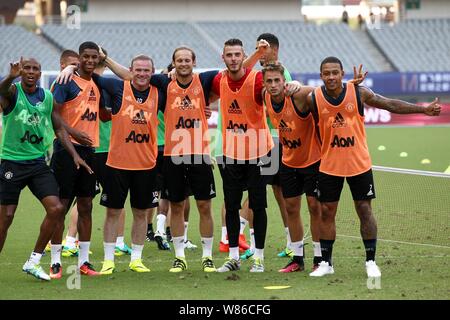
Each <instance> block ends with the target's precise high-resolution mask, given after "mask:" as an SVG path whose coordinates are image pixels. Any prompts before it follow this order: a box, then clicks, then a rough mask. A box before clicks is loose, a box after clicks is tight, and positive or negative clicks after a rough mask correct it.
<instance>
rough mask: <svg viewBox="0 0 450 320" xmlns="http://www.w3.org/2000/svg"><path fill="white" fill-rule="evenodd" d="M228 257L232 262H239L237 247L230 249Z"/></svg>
mask: <svg viewBox="0 0 450 320" xmlns="http://www.w3.org/2000/svg"><path fill="white" fill-rule="evenodd" d="M229 257H230V258H231V259H234V260H239V247H234V248H231V247H230V255H229Z"/></svg>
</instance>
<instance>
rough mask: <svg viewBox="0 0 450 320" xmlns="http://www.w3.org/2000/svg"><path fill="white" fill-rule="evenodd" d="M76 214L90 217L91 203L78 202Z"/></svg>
mask: <svg viewBox="0 0 450 320" xmlns="http://www.w3.org/2000/svg"><path fill="white" fill-rule="evenodd" d="M77 207H78V214H79V215H80V216H82V215H90V214H91V212H92V201H78V202H77Z"/></svg>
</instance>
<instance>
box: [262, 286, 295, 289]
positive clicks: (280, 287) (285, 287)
mask: <svg viewBox="0 0 450 320" xmlns="http://www.w3.org/2000/svg"><path fill="white" fill-rule="evenodd" d="M290 287H291V286H267V287H264V289H267V290H281V289H287V288H290Z"/></svg>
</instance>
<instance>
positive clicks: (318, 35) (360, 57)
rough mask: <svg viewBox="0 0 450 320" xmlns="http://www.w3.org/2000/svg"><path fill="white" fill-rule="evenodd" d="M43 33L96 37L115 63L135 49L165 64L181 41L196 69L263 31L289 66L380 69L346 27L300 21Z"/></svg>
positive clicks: (56, 38) (63, 40) (89, 27)
mask: <svg viewBox="0 0 450 320" xmlns="http://www.w3.org/2000/svg"><path fill="white" fill-rule="evenodd" d="M42 32H43V34H44V36H46V37H47V38H48V39H49V40H50V41H52V42H53V43H55V44H56V45H57V46H58V47H60V48H61V49H63V48H76V47H77V46H78V45H79V44H80V43H81V42H82V41H86V40H92V41H97V42H98V43H101V44H102V45H104V47H105V48H107V49H108V52H109V53H110V55H111V56H112V57H115V58H116V59H117V61H118V62H120V63H122V64H128V63H129V61H130V60H131V58H132V57H133V56H134V55H136V54H138V53H147V54H150V55H151V56H152V57H153V58H154V59H155V64H156V65H157V66H158V67H161V68H162V67H164V66H165V65H167V64H168V63H169V62H170V58H171V54H172V51H173V49H174V48H175V47H177V46H179V45H182V44H186V45H188V46H191V47H192V48H194V49H195V51H196V53H197V67H199V68H211V67H212V68H221V67H222V66H223V62H222V60H221V50H222V46H223V43H224V41H225V40H227V39H229V38H232V37H236V38H240V39H241V40H243V42H244V45H245V48H246V51H247V52H251V51H252V50H253V49H254V45H255V41H256V38H257V36H258V35H259V34H261V33H263V32H272V33H275V34H276V35H277V36H279V38H280V42H281V50H280V52H281V54H280V60H281V61H282V62H284V63H285V64H286V66H288V68H289V69H290V70H295V71H297V72H318V66H319V65H320V62H321V61H322V59H323V58H325V57H327V56H330V55H335V56H338V57H340V58H341V59H342V62H343V64H344V67H345V68H346V69H347V70H349V68H351V67H352V66H353V65H354V64H357V63H363V64H364V65H365V67H366V68H367V69H368V70H372V71H377V70H379V68H378V67H377V65H376V64H375V63H374V61H373V60H372V59H371V57H370V56H369V55H367V54H366V52H365V51H364V49H363V48H362V47H361V46H360V45H359V43H358V41H357V39H356V38H355V36H354V34H353V32H352V31H351V30H350V29H349V28H348V26H346V25H342V24H327V25H321V26H317V25H313V24H304V23H302V22H298V21H295V22H294V21H293V22H281V21H280V22H267V21H259V22H258V21H251V22H250V21H249V22H210V23H209V22H201V23H181V22H180V23H161V22H156V23H127V24H123V23H84V24H83V25H82V28H81V29H79V30H72V31H71V34H70V37H68V36H67V28H66V27H65V26H56V25H46V26H43V28H42Z"/></svg>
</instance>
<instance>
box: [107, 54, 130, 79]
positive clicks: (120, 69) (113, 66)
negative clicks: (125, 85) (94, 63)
mask: <svg viewBox="0 0 450 320" xmlns="http://www.w3.org/2000/svg"><path fill="white" fill-rule="evenodd" d="M100 60H103V61H104V62H105V65H106V66H107V67H108V68H109V69H110V70H111V71H112V72H114V74H115V75H116V76H118V77H119V78H120V79H122V80H124V81H127V80H132V79H133V75H132V73H131V71H130V70H129V69H128V68H125V67H124V66H123V65H121V64H120V63H118V62H116V61H114V60H113V59H111V58H110V57H108V56H107V55H106V54H105V53H104V52H103V50H101V48H100Z"/></svg>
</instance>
